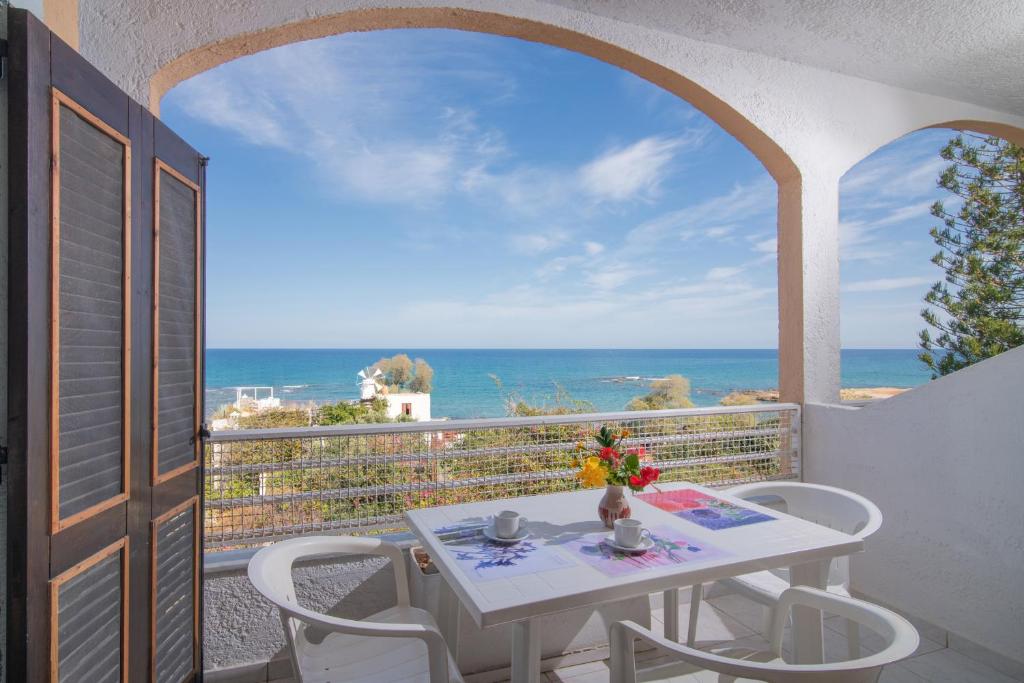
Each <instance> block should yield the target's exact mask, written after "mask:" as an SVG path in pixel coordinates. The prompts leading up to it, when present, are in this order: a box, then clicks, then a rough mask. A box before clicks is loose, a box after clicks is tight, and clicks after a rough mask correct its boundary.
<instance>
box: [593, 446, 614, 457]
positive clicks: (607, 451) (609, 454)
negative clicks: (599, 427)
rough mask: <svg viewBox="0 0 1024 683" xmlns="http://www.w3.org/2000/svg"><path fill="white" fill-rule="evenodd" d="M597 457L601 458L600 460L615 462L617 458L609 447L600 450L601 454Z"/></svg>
mask: <svg viewBox="0 0 1024 683" xmlns="http://www.w3.org/2000/svg"><path fill="white" fill-rule="evenodd" d="M598 455H599V456H600V457H601V459H602V460H615V458H617V457H619V454H618V453H617V452H616V450H615V449H614V448H612V447H611V446H605V447H604V448H602V449H601V452H600V453H598Z"/></svg>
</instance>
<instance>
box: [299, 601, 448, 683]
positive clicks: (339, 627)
mask: <svg viewBox="0 0 1024 683" xmlns="http://www.w3.org/2000/svg"><path fill="white" fill-rule="evenodd" d="M279 607H280V609H281V611H282V612H284V613H285V614H286V615H287V616H289V617H291V618H293V619H298V620H299V621H302V622H304V623H306V624H308V625H310V626H316V627H317V628H320V629H323V630H325V631H330V632H332V633H342V634H345V635H353V636H367V637H373V638H416V639H418V640H422V641H423V642H424V643H425V644H426V646H427V658H428V660H429V662H430V681H431V683H435V682H442V681H443V682H444V683H448V681H449V671H448V642H447V641H446V640H445V639H444V636H443V635H441V631H439V630H438V629H437V627H435V626H432V625H430V624H395V623H390V622H381V621H356V620H354V619H342V618H341V617H332V616H330V615H328V614H321V613H319V612H314V611H313V610H309V609H306V608H305V607H301V606H299V605H295V606H292V605H289V606H287V607H281V606H279Z"/></svg>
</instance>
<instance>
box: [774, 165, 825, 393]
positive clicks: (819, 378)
mask: <svg viewBox="0 0 1024 683" xmlns="http://www.w3.org/2000/svg"><path fill="white" fill-rule="evenodd" d="M778 253H779V264H778V268H779V389H780V392H781V400H783V401H790V402H795V403H805V402H816V403H835V402H836V401H838V400H839V180H838V178H837V177H836V176H835V175H834V174H831V173H821V172H819V173H814V172H808V171H804V173H803V175H802V177H794V178H791V179H788V180H784V181H781V182H779V252H778Z"/></svg>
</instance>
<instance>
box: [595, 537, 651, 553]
mask: <svg viewBox="0 0 1024 683" xmlns="http://www.w3.org/2000/svg"><path fill="white" fill-rule="evenodd" d="M604 543H605V545H607V546H608V547H609V548H611V549H612V550H618V551H619V552H621V553H646V552H647V551H648V550H650V549H651V548H653V547H654V541H653V540H651V537H650V536H644V537H643V538H641V539H640V545H638V546H635V547H628V546H624V545H619V544H617V543H616V542H615V534H608V535H607V536H606V537H605V539H604Z"/></svg>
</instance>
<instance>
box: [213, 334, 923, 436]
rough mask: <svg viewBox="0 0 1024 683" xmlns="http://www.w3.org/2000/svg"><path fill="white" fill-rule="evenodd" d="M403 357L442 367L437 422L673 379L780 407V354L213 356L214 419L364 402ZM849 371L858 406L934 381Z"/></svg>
mask: <svg viewBox="0 0 1024 683" xmlns="http://www.w3.org/2000/svg"><path fill="white" fill-rule="evenodd" d="M397 352H406V353H408V354H409V355H410V356H413V357H422V358H424V359H426V360H427V362H429V363H430V365H431V366H433V368H434V371H435V376H434V387H433V391H432V406H433V407H432V414H433V415H434V416H435V417H450V418H454V419H458V418H476V417H499V416H502V415H504V414H505V398H506V397H507V395H508V394H510V393H514V394H516V395H517V396H520V397H522V398H523V399H525V400H528V401H529V402H531V403H532V404H539V405H542V404H545V403H548V404H550V403H551V402H553V401H555V400H556V395H557V394H558V393H559V392H562V393H563V394H567V395H569V396H571V397H572V398H573V399H578V400H582V401H587V402H589V403H591V404H593V406H594V408H595V409H596V410H598V411H617V410H622V409H624V407H625V406H626V404H627V403H628V402H629V401H630V399H632V398H633V397H635V396H638V395H641V394H644V393H646V392H647V391H648V390H649V385H650V383H651V382H652V381H654V380H656V379H659V378H663V377H666V376H668V375H671V374H680V375H683V376H684V377H686V378H688V379H689V380H690V385H691V397H692V400H693V402H694V403H695V404H696V405H697V406H698V407H703V406H714V405H718V404H719V403H720V401H721V400H722V399H723V398H725V397H726V396H728V395H729V394H731V393H733V392H750V393H751V395H752V397H753V398H754V400H759V401H761V400H772V399H771V398H769V397H770V396H771V392H772V391H773V390H775V389H777V387H778V381H779V380H778V377H779V375H778V357H777V352H776V351H775V350H774V349H414V348H396V349H218V348H211V349H207V352H206V412H207V414H210V413H212V412H213V411H215V410H216V409H217V408H219V407H220V406H222V405H225V404H227V403H229V402H231V401H232V400H233V399H234V396H235V391H234V389H233V388H232V387H236V386H256V385H258V386H268V387H274V389H275V395H277V396H279V397H280V398H281V399H282V400H284V401H287V402H288V403H289V404H291V405H310V404H317V405H322V404H325V403H336V402H338V401H343V400H352V399H356V398H358V388H357V386H356V381H355V378H356V372H358V371H359V370H360V369H362V368H364V367H366V366H367V365H368V364H370V363H373V362H374V361H376V360H377V359H379V358H381V357H384V356H390V355H393V354H394V353H397ZM841 371H842V377H841V382H842V386H843V387H845V388H846V389H847V390H848V392H847V394H848V395H849V393H850V391H854V392H855V394H856V395H851V397H850V399H849V400H865V398H868V397H872V396H875V395H879V396H888V395H892V394H894V393H898V392H899V391H900V390H905V389H907V388H910V387H914V386H918V385H920V384H924V383H926V382H928V381H929V378H930V374H929V372H928V371H927V369H926V368H925V367H924V365H923V364H922V363H921V362H920V361H919V360H918V359H917V351H916V350H915V349H845V350H843V352H842V366H841ZM495 378H497V379H498V380H500V384H501V386H500V387H499V386H498V384H497V383H496V382H495Z"/></svg>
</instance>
